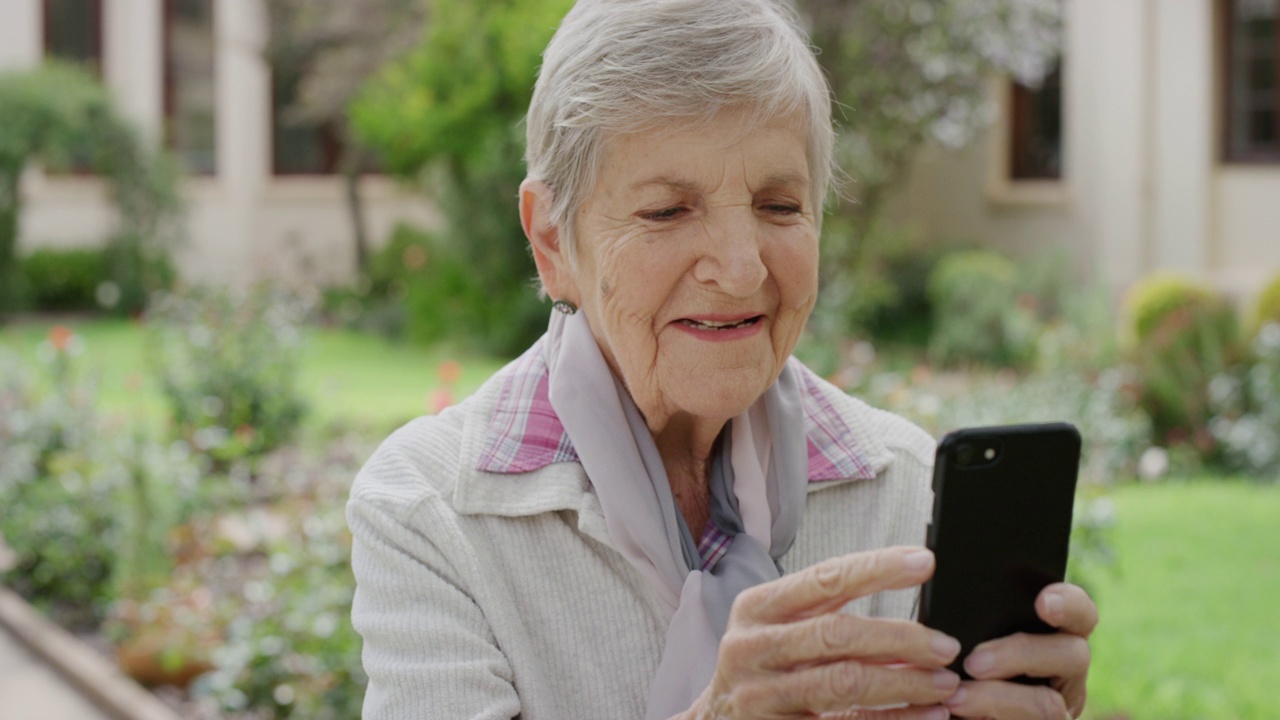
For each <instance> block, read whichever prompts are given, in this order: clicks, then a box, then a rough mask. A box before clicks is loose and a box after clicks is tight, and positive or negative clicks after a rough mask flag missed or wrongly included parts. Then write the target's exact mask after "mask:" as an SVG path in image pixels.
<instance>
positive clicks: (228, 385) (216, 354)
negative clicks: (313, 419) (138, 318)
mask: <svg viewBox="0 0 1280 720" xmlns="http://www.w3.org/2000/svg"><path fill="white" fill-rule="evenodd" d="M306 311H307V308H306V306H305V305H304V304H302V303H301V302H300V301H298V300H297V299H295V298H291V297H290V296H287V295H285V294H283V293H280V292H275V291H272V290H271V289H269V288H265V287H261V288H258V289H256V290H254V291H251V292H249V293H248V294H247V295H245V296H243V297H238V296H233V295H231V294H229V293H228V292H226V291H217V290H213V289H203V290H193V291H190V292H189V293H186V294H164V295H161V296H158V298H157V302H155V304H154V305H153V306H152V308H151V311H150V313H149V321H150V324H151V327H152V334H151V337H150V353H149V355H150V357H151V360H152V363H153V369H154V371H155V372H156V374H157V375H158V377H159V380H160V385H161V388H162V389H163V391H164V394H165V398H166V399H167V400H168V402H169V409H170V411H171V412H172V414H173V423H174V427H175V430H176V431H177V433H178V435H179V436H180V437H182V438H183V439H185V440H187V441H188V442H190V443H191V444H192V445H193V446H194V447H195V448H196V449H197V450H198V451H200V452H204V453H207V454H208V455H209V457H211V458H213V459H214V460H215V461H218V462H220V463H229V462H231V461H234V460H238V459H241V458H245V457H252V456H257V455H261V454H262V453H265V452H267V451H269V450H271V449H273V448H276V447H279V446H280V445H282V444H283V443H286V442H288V441H289V440H291V439H292V438H293V436H294V433H295V432H296V431H297V429H298V426H299V424H300V423H301V421H302V417H303V414H304V412H305V410H306V405H305V403H304V402H303V400H302V397H301V394H300V393H299V391H298V387H297V362H298V355H299V353H300V352H301V345H302V333H301V330H300V328H299V325H300V323H301V321H302V319H303V318H304V317H305V314H306Z"/></svg>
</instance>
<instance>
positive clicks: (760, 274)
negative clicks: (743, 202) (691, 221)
mask: <svg viewBox="0 0 1280 720" xmlns="http://www.w3.org/2000/svg"><path fill="white" fill-rule="evenodd" d="M744 214H745V215H747V217H742V216H743V215H744ZM725 215H728V217H720V218H717V219H716V221H715V222H712V221H710V220H708V221H707V225H706V238H705V242H706V246H705V249H704V250H703V253H702V256H701V257H700V258H698V262H697V264H696V265H695V266H694V278H695V279H697V280H698V282H701V283H708V284H711V285H715V286H717V287H718V288H719V289H720V290H721V291H723V292H725V293H727V294H729V295H732V296H734V297H749V296H751V295H753V294H755V292H756V290H758V289H760V286H761V285H762V284H764V281H765V278H766V277H768V274H769V271H768V270H767V269H766V268H765V266H764V259H763V258H762V257H761V256H760V238H761V236H760V232H759V229H758V228H757V227H756V223H755V219H754V217H751V214H750V212H749V211H748V212H747V213H741V212H732V213H725Z"/></svg>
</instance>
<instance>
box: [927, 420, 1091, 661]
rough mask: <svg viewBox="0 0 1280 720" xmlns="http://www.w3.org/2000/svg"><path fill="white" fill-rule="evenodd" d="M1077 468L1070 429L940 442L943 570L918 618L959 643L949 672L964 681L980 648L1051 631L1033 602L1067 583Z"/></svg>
mask: <svg viewBox="0 0 1280 720" xmlns="http://www.w3.org/2000/svg"><path fill="white" fill-rule="evenodd" d="M1079 466H1080V433H1079V431H1077V430H1076V428H1075V427H1074V426H1073V425H1070V424H1067V423H1050V424H1039V425H1007V426H1001V427H984V428H970V429H965V430H957V431H956V432H952V433H949V434H947V435H946V436H944V437H943V438H942V440H941V441H939V443H938V448H937V453H936V457H935V460H934V466H933V520H932V522H931V523H930V524H929V532H928V539H927V545H928V547H929V549H930V550H932V551H933V553H934V556H935V557H936V558H937V568H936V569H935V570H934V573H933V577H932V578H931V579H930V580H929V581H928V582H926V583H925V585H924V590H923V591H922V593H921V596H920V612H919V619H920V622H922V623H924V624H925V625H928V626H929V627H931V628H935V629H937V630H941V631H942V632H944V633H946V634H948V635H950V636H952V637H954V638H956V639H957V640H959V641H960V646H961V650H960V655H959V656H958V657H957V658H956V661H955V662H954V663H953V664H952V666H951V670H953V671H955V672H956V673H959V674H960V676H961V677H962V678H966V679H967V678H968V677H969V675H968V674H967V673H965V672H964V667H963V662H964V659H965V658H966V657H967V656H968V655H969V653H970V652H971V651H972V650H973V648H974V647H975V646H976V645H978V644H980V643H983V642H985V641H987V640H992V639H995V638H998V637H1003V636H1005V635H1011V634H1013V633H1017V632H1028V633H1049V632H1053V631H1054V630H1053V628H1052V627H1050V626H1049V625H1048V624H1046V623H1045V622H1044V621H1042V620H1041V619H1040V618H1039V616H1037V615H1036V610H1035V600H1036V597H1037V596H1038V595H1039V594H1040V591H1041V590H1043V589H1044V588H1045V586H1046V585H1050V584H1052V583H1055V582H1061V581H1062V580H1063V577H1064V575H1065V574H1066V569H1067V548H1068V545H1069V544H1070V540H1071V511H1072V505H1073V501H1074V499H1075V488H1076V476H1077V474H1078V472H1079ZM1019 680H1020V681H1021V682H1025V683H1040V682H1041V681H1039V680H1031V679H1027V678H1020V679H1019Z"/></svg>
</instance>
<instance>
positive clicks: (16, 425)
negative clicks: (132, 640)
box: [0, 326, 196, 627]
mask: <svg viewBox="0 0 1280 720" xmlns="http://www.w3.org/2000/svg"><path fill="white" fill-rule="evenodd" d="M83 352H84V344H83V342H82V341H81V340H80V339H79V337H77V336H76V335H74V334H73V333H72V332H71V331H70V330H69V329H67V328H65V327H61V326H58V327H55V328H53V330H52V331H51V332H50V335H49V339H48V340H47V341H46V342H45V343H43V344H42V345H41V347H40V350H39V354H40V356H41V360H42V370H43V371H42V372H37V371H33V370H32V369H31V368H29V367H27V366H26V365H25V364H24V363H23V362H22V361H21V360H20V359H19V358H17V357H16V356H14V355H12V354H3V355H0V507H4V508H5V512H4V513H0V535H2V536H3V538H4V542H5V544H6V545H8V546H9V547H10V549H11V552H12V554H13V558H12V561H11V563H10V564H11V567H8V568H0V574H2V575H3V578H4V580H5V582H6V583H8V584H10V585H11V586H13V587H14V588H15V589H16V590H17V591H18V592H19V593H21V594H23V595H24V596H26V597H27V598H29V599H31V600H32V601H34V602H36V603H37V604H40V605H43V606H45V607H46V608H48V609H49V610H50V611H51V612H52V613H53V614H54V616H55V617H57V618H58V619H59V620H61V621H62V622H64V623H66V624H69V625H72V626H76V627H92V626H95V625H97V623H98V622H99V621H100V620H102V618H103V617H104V615H105V613H106V611H107V607H108V604H109V603H110V601H111V600H112V598H114V597H116V596H117V595H120V594H122V593H129V592H133V591H136V590H139V589H140V588H142V587H143V586H145V585H147V584H154V583H155V582H156V581H157V580H156V578H158V577H163V575H164V574H165V573H166V572H167V567H168V560H167V555H166V549H165V545H164V540H165V533H166V531H167V528H168V527H169V526H170V524H171V523H172V522H175V521H176V519H177V517H178V516H179V515H180V514H181V513H182V512H183V508H184V507H187V506H189V503H186V502H185V501H184V500H182V499H181V498H182V497H184V496H185V495H186V494H187V491H188V490H190V489H191V488H193V487H194V485H195V478H196V471H195V468H194V466H193V465H191V464H190V463H189V462H187V459H186V456H185V453H184V452H183V451H182V448H181V447H177V448H169V447H165V446H160V445H156V444H154V443H151V442H149V441H148V440H147V438H146V437H145V436H138V435H127V434H122V433H119V432H117V431H116V429H115V428H113V427H111V425H110V424H109V423H108V422H106V421H105V420H103V419H102V418H101V417H100V416H99V415H98V414H97V412H96V406H95V400H96V394H95V391H94V385H93V383H92V381H91V380H88V379H85V378H84V377H82V375H81V373H80V371H79V367H78V364H77V362H76V359H77V356H78V355H80V354H82V353H83Z"/></svg>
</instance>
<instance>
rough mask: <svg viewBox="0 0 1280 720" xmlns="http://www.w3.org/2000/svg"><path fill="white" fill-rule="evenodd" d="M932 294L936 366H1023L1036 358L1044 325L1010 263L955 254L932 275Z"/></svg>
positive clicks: (980, 254)
mask: <svg viewBox="0 0 1280 720" xmlns="http://www.w3.org/2000/svg"><path fill="white" fill-rule="evenodd" d="M928 290H929V300H930V302H931V303H932V304H933V317H934V325H933V332H932V334H931V336H930V339H929V354H930V356H931V357H932V358H933V359H934V360H935V361H936V362H940V363H944V364H963V363H973V362H978V363H990V364H993V365H1011V366H1020V365H1024V364H1026V363H1027V362H1028V361H1029V360H1030V359H1031V358H1032V356H1033V353H1034V349H1035V339H1036V332H1037V329H1038V323H1037V321H1036V318H1035V313H1034V308H1033V307H1027V306H1026V304H1025V303H1024V302H1023V301H1022V298H1021V297H1020V295H1019V292H1018V273H1017V269H1016V267H1015V266H1014V264H1013V262H1012V261H1010V260H1009V259H1008V258H1005V257H1004V256H1002V255H999V254H997V253H994V252H991V251H987V250H964V251H960V252H955V253H951V254H949V255H946V256H944V257H943V258H942V259H941V260H940V261H939V262H938V265H937V267H936V268H934V270H933V272H932V273H931V274H930V275H929V287H928Z"/></svg>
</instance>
